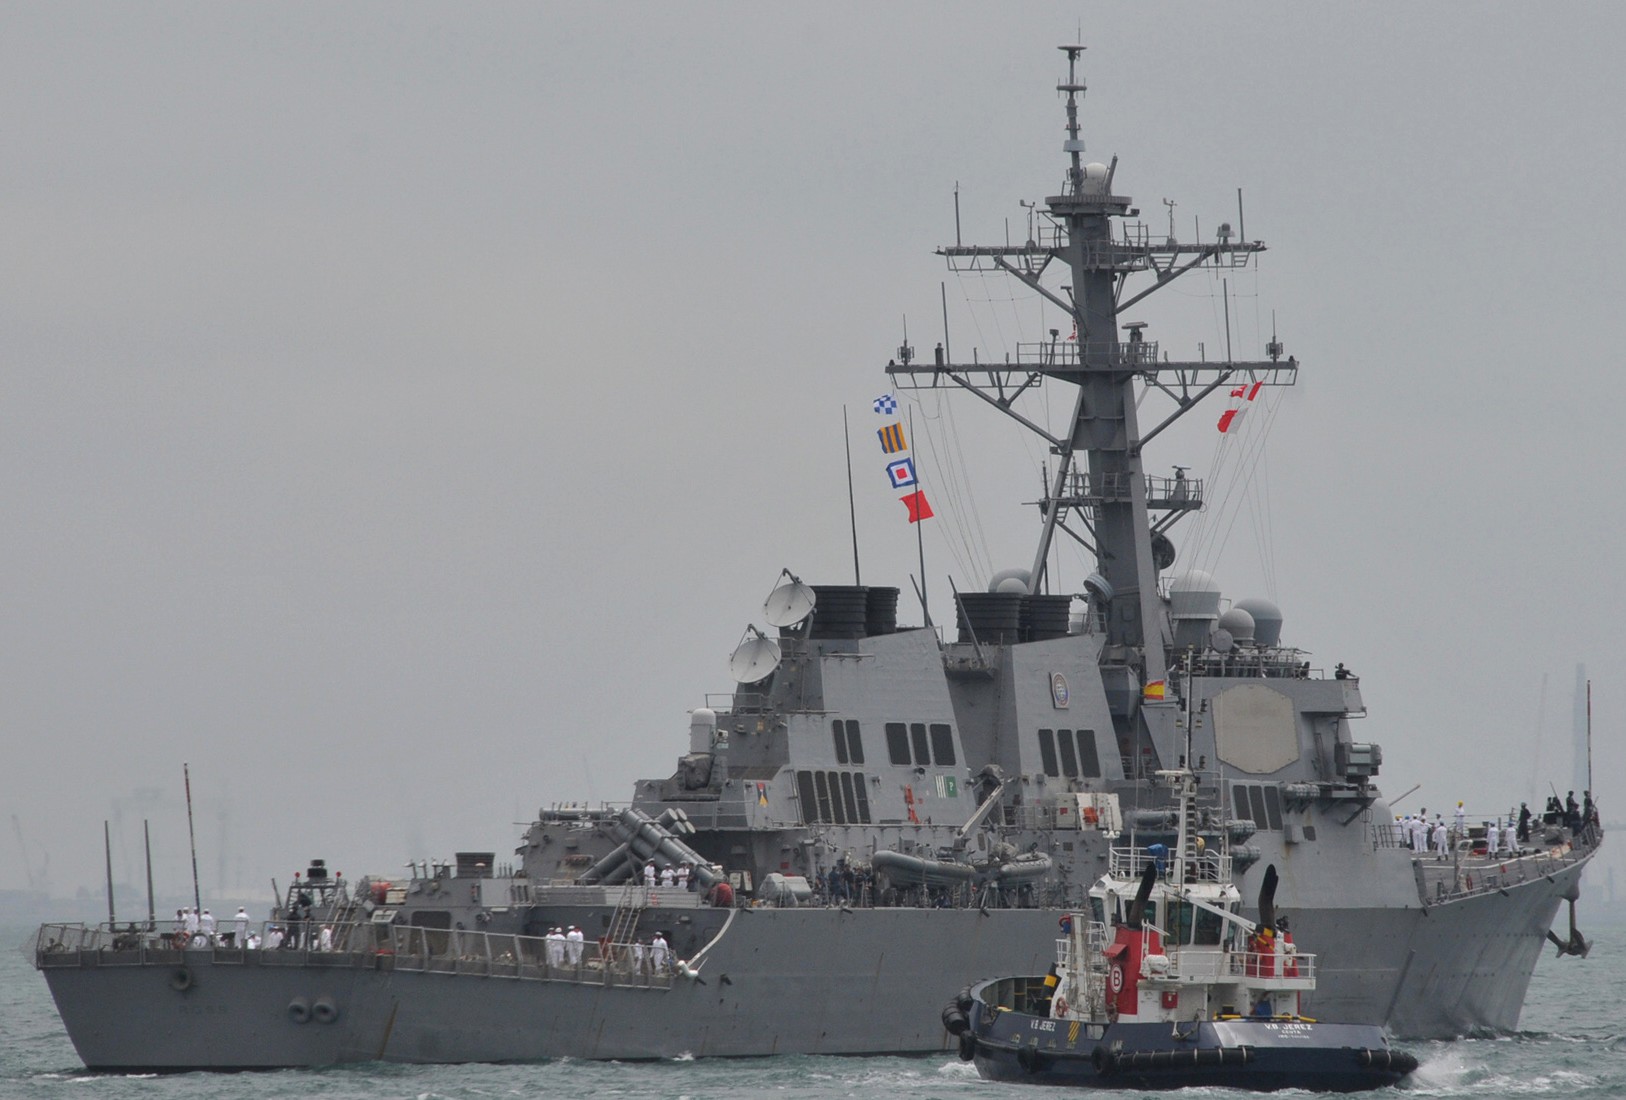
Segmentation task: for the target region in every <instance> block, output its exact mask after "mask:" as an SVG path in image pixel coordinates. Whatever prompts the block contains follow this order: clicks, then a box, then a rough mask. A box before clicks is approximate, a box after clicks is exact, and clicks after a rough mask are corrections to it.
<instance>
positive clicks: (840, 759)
mask: <svg viewBox="0 0 1626 1100" xmlns="http://www.w3.org/2000/svg"><path fill="white" fill-rule="evenodd" d="M830 733H831V734H832V735H833V736H834V738H835V742H836V763H837V764H845V763H846V762H847V723H845V722H843V721H842V720H841V719H839V718H837V719H836V720H835V721H833V722H831V723H830Z"/></svg>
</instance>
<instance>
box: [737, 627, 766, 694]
mask: <svg viewBox="0 0 1626 1100" xmlns="http://www.w3.org/2000/svg"><path fill="white" fill-rule="evenodd" d="M778 667H779V643H778V642H776V641H774V640H773V639H772V638H769V637H765V636H764V635H763V633H762V631H760V630H758V629H757V628H756V627H754V626H748V627H746V628H745V637H744V638H742V639H741V640H740V644H739V645H737V646H735V647H734V652H733V654H732V655H731V656H730V657H729V658H728V674H729V675H730V676H732V677H734V682H735V683H736V684H754V683H756V682H757V681H758V680H766V679H767V678H768V677H769V676H771V675H772V674H773V670H774V669H776V668H778Z"/></svg>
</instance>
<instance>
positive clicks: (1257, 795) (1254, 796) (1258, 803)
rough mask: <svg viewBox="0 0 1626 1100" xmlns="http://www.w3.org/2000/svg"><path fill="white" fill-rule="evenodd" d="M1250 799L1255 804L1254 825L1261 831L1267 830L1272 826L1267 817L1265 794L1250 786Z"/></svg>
mask: <svg viewBox="0 0 1626 1100" xmlns="http://www.w3.org/2000/svg"><path fill="white" fill-rule="evenodd" d="M1248 799H1249V801H1251V802H1252V803H1253V823H1254V825H1255V827H1257V828H1260V829H1264V828H1267V827H1268V826H1269V824H1270V819H1269V818H1268V817H1266V816H1265V796H1264V794H1263V793H1261V792H1260V790H1259V788H1258V787H1255V786H1253V785H1251V784H1250V785H1249V786H1248Z"/></svg>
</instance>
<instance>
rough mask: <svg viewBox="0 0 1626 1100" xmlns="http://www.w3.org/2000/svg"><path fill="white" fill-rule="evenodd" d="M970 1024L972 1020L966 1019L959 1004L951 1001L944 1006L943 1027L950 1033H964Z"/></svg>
mask: <svg viewBox="0 0 1626 1100" xmlns="http://www.w3.org/2000/svg"><path fill="white" fill-rule="evenodd" d="M970 1026H971V1021H970V1020H968V1019H966V1016H965V1013H964V1012H962V1011H960V1006H959V1005H958V1004H956V1003H955V1002H953V1001H950V1002H949V1003H948V1004H946V1005H944V1006H943V1027H944V1028H945V1029H947V1031H948V1033H949V1034H950V1035H964V1034H965V1032H966V1029H967V1028H969V1027H970Z"/></svg>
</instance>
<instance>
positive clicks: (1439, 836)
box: [1434, 818, 1451, 860]
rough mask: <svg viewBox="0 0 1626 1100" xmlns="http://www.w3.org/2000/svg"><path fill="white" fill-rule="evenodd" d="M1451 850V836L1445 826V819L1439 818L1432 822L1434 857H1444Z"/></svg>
mask: <svg viewBox="0 0 1626 1100" xmlns="http://www.w3.org/2000/svg"><path fill="white" fill-rule="evenodd" d="M1450 851H1451V837H1450V834H1449V832H1448V831H1447V830H1446V827H1445V819H1444V818H1441V819H1439V820H1438V821H1436V822H1435V823H1434V853H1435V858H1436V859H1441V860H1443V859H1445V857H1446V856H1447V855H1448V854H1450Z"/></svg>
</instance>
